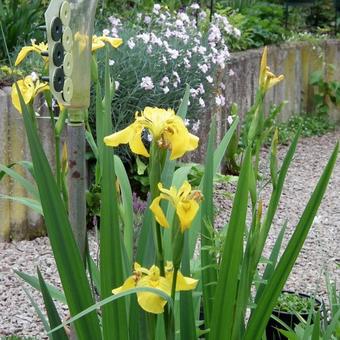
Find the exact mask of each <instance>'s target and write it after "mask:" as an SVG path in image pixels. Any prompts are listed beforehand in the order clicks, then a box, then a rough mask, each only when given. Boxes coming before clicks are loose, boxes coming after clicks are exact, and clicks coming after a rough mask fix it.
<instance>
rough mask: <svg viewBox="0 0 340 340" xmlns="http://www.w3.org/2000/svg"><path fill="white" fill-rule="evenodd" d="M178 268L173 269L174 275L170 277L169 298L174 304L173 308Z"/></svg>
mask: <svg viewBox="0 0 340 340" xmlns="http://www.w3.org/2000/svg"><path fill="white" fill-rule="evenodd" d="M178 269H179V268H178V267H174V274H173V277H172V286H171V298H172V300H173V303H174V307H175V294H176V283H177V273H178Z"/></svg>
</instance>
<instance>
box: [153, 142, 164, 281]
mask: <svg viewBox="0 0 340 340" xmlns="http://www.w3.org/2000/svg"><path fill="white" fill-rule="evenodd" d="M150 153H151V155H150V172H149V180H150V193H151V202H152V201H153V200H154V198H155V197H157V196H158V195H159V189H158V183H159V182H160V179H161V174H162V150H160V149H159V148H158V146H157V144H156V142H155V141H152V144H151V152H150ZM154 226H155V227H154V242H155V249H156V256H157V262H158V265H159V268H160V274H161V276H165V271H164V252H163V243H162V233H161V227H160V225H159V224H158V223H157V222H155V223H154Z"/></svg>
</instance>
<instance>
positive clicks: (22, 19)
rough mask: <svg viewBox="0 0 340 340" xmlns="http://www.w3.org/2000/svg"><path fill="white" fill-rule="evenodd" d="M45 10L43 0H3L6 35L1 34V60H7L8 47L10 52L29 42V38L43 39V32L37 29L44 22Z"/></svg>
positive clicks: (0, 8)
mask: <svg viewBox="0 0 340 340" xmlns="http://www.w3.org/2000/svg"><path fill="white" fill-rule="evenodd" d="M43 11H44V7H43V1H42V0H33V1H28V0H1V1H0V21H1V23H2V28H3V30H4V36H2V35H1V34H0V62H6V63H7V61H6V60H5V58H6V48H5V41H4V37H6V44H7V47H8V50H9V52H13V50H14V49H15V47H16V46H18V45H20V44H21V45H22V44H27V43H28V41H29V39H40V40H41V39H42V37H43V33H42V32H41V31H40V32H39V30H38V29H37V27H38V26H39V25H41V24H42V21H41V20H42V14H43Z"/></svg>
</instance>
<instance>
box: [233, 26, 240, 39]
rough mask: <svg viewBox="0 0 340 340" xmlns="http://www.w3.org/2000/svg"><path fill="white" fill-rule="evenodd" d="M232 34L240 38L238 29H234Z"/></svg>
mask: <svg viewBox="0 0 340 340" xmlns="http://www.w3.org/2000/svg"><path fill="white" fill-rule="evenodd" d="M234 34H235V36H236V37H240V36H241V31H240V30H239V29H238V28H236V27H234Z"/></svg>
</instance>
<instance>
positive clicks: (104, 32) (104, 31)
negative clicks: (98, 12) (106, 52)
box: [103, 28, 110, 36]
mask: <svg viewBox="0 0 340 340" xmlns="http://www.w3.org/2000/svg"><path fill="white" fill-rule="evenodd" d="M109 34H110V30H108V29H107V28H105V29H103V35H104V36H107V35H109Z"/></svg>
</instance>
